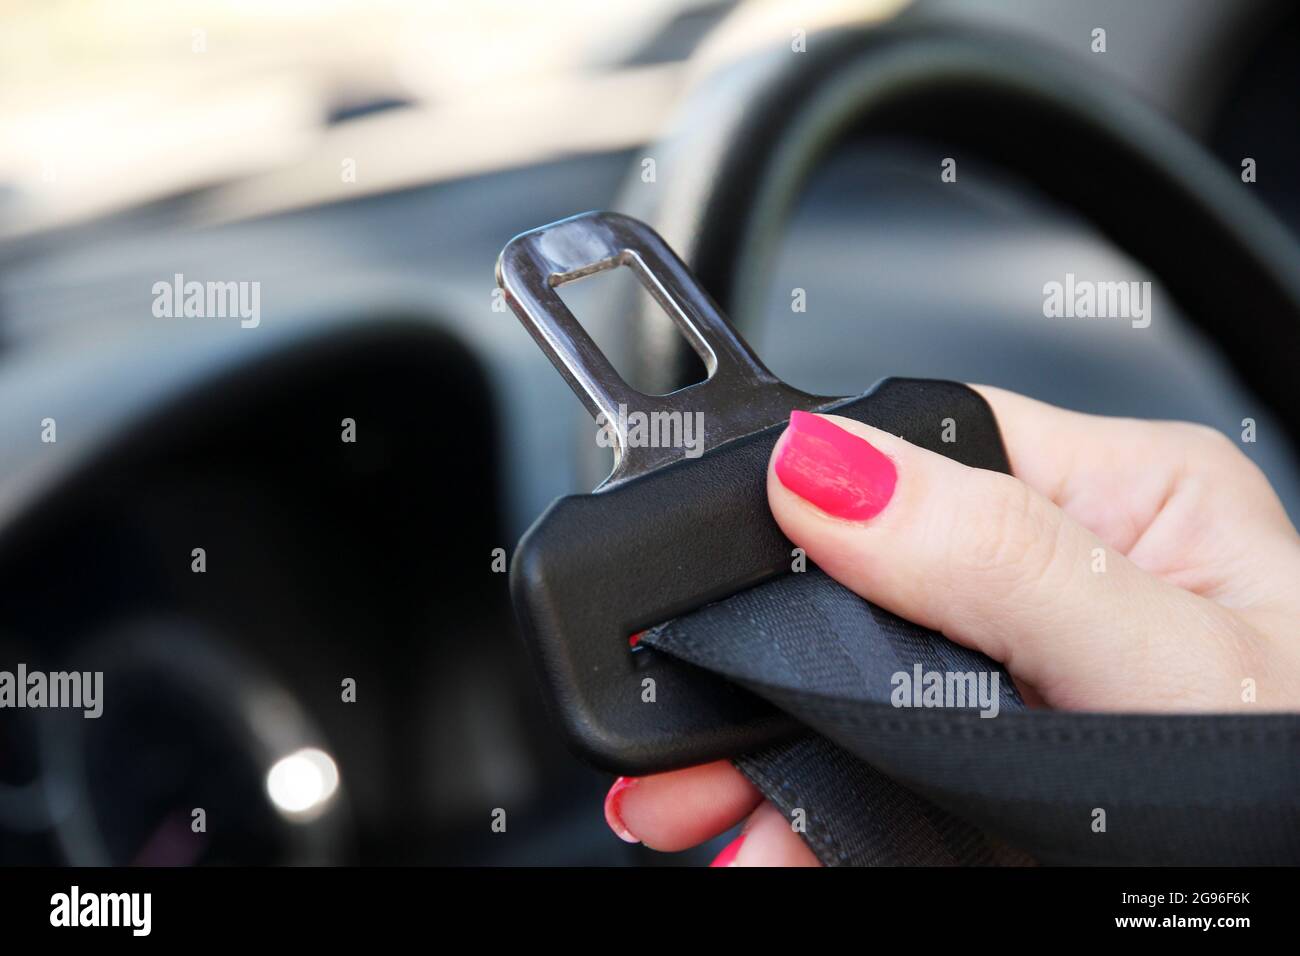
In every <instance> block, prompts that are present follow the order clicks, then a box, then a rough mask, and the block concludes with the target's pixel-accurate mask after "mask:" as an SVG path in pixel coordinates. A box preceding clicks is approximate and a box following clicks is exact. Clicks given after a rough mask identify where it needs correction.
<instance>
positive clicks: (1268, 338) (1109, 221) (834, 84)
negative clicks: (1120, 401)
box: [619, 26, 1300, 447]
mask: <svg viewBox="0 0 1300 956" xmlns="http://www.w3.org/2000/svg"><path fill="white" fill-rule="evenodd" d="M813 43H815V44H816V56H811V55H797V54H792V53H791V51H790V48H789V46H788V45H780V46H779V47H778V48H775V49H769V50H766V51H760V52H756V53H751V54H749V55H747V56H746V57H744V58H742V59H740V60H738V61H735V62H733V63H731V64H730V65H729V66H728V67H727V68H726V69H724V70H723V71H721V72H719V73H717V74H716V75H714V76H712V77H710V78H709V79H708V80H706V81H705V82H704V83H702V84H701V85H700V86H699V87H698V88H697V89H696V90H695V91H694V93H693V94H692V96H690V97H689V98H688V100H687V102H686V104H685V106H684V109H683V110H682V112H681V114H680V115H679V121H678V122H677V124H676V125H675V127H674V129H673V131H672V132H671V133H670V134H669V135H668V136H667V137H666V138H665V139H664V140H663V141H662V142H660V143H658V144H656V145H655V146H654V148H653V150H652V152H653V154H654V156H655V157H656V161H657V163H658V164H659V166H658V181H659V182H660V183H662V184H663V185H662V186H661V187H660V188H657V189H654V190H647V189H645V188H640V184H639V183H638V184H636V185H635V186H630V187H629V188H627V189H626V190H625V191H624V193H623V195H622V197H621V202H620V205H619V209H620V211H623V212H627V213H629V214H630V215H633V216H635V217H637V218H639V219H642V220H643V221H645V222H648V223H649V224H650V225H652V226H653V227H654V228H655V229H656V230H657V231H658V232H659V233H660V234H661V235H662V236H664V237H665V238H666V239H667V240H668V242H669V243H670V245H672V246H673V247H674V248H675V249H677V250H678V252H679V254H680V255H681V256H682V258H683V259H684V260H685V261H686V263H687V264H688V265H689V266H690V268H691V269H692V271H693V272H694V273H695V274H696V275H697V276H698V277H699V278H700V280H701V282H702V283H703V285H704V286H705V288H707V289H708V290H709V291H710V293H711V294H712V295H713V297H714V298H715V299H716V300H717V301H718V303H719V304H720V305H721V306H722V308H723V311H724V312H725V313H727V314H728V315H729V316H730V317H731V319H732V321H733V322H734V323H735V324H737V326H738V327H739V328H740V329H741V331H742V333H744V332H745V331H747V327H749V326H751V325H752V324H753V323H754V322H755V317H756V315H757V314H758V311H759V307H760V305H761V303H762V301H763V296H764V294H765V292H766V283H765V281H764V280H765V277H766V276H768V275H769V274H770V271H771V269H772V266H773V262H774V258H775V254H776V251H777V249H778V247H779V241H780V237H781V236H782V234H783V232H784V231H785V229H786V227H787V225H788V223H789V219H790V214H791V211H792V209H793V207H794V204H795V201H796V199H797V198H798V197H799V195H800V193H801V191H802V190H803V188H804V187H805V186H806V185H807V183H808V181H809V178H810V176H811V175H812V174H813V172H814V171H815V169H816V168H817V166H818V164H819V163H821V162H822V161H823V160H825V159H826V158H827V157H828V156H829V155H830V154H831V152H832V151H833V150H835V149H836V148H837V147H838V146H840V145H841V144H843V143H845V142H846V141H847V140H849V139H850V138H853V137H856V136H860V135H863V134H889V135H899V136H903V137H921V138H934V137H941V138H942V140H943V142H944V143H945V144H947V146H946V148H948V149H950V150H953V151H954V152H955V153H956V154H958V155H961V156H970V157H977V158H979V159H980V160H982V161H984V162H987V163H991V164H994V165H996V166H999V167H1001V168H1003V169H1006V170H1007V171H1009V172H1011V173H1013V174H1016V175H1018V176H1019V177H1021V178H1022V179H1023V180H1025V181H1027V182H1029V183H1031V184H1032V185H1034V186H1035V187H1037V188H1038V189H1039V190H1040V191H1041V192H1042V193H1044V194H1046V196H1047V197H1049V198H1050V199H1053V200H1056V201H1058V202H1060V203H1061V204H1063V205H1064V206H1067V207H1070V208H1072V209H1073V210H1075V211H1077V213H1078V214H1079V215H1080V216H1081V217H1083V218H1084V219H1086V220H1088V221H1090V222H1091V223H1092V224H1093V225H1095V226H1096V228H1097V229H1098V230H1099V231H1100V232H1101V233H1102V234H1103V235H1104V236H1106V237H1107V238H1109V239H1110V240H1111V241H1112V242H1113V243H1114V244H1115V245H1116V246H1117V247H1119V248H1120V249H1121V250H1123V251H1125V252H1126V253H1128V254H1129V255H1131V256H1132V257H1133V258H1134V259H1136V260H1137V261H1139V262H1141V263H1143V264H1144V265H1146V266H1147V267H1148V268H1149V269H1150V270H1151V271H1152V272H1153V274H1154V275H1155V276H1156V277H1157V278H1158V279H1159V280H1160V282H1161V283H1162V285H1163V288H1164V289H1165V291H1166V292H1167V293H1168V294H1169V295H1170V296H1171V297H1172V299H1173V300H1174V302H1175V303H1176V304H1177V305H1178V306H1179V308H1180V310H1181V311H1182V313H1183V314H1184V315H1185V317H1186V318H1187V319H1188V320H1189V321H1190V322H1191V324H1192V325H1193V326H1195V327H1196V328H1197V329H1199V330H1200V331H1201V332H1202V333H1203V334H1204V335H1205V336H1207V337H1208V338H1209V339H1210V340H1211V341H1212V342H1213V343H1214V344H1215V346H1216V347H1217V348H1218V350H1219V352H1220V353H1221V354H1222V355H1223V356H1224V357H1225V358H1226V359H1227V361H1228V363H1229V365H1230V367H1231V368H1232V369H1233V371H1235V373H1236V374H1237V375H1238V376H1239V377H1240V378H1241V380H1242V381H1244V382H1246V383H1248V384H1249V386H1250V387H1251V388H1252V389H1253V390H1254V392H1255V393H1256V394H1257V395H1258V396H1259V398H1261V399H1262V400H1263V401H1264V402H1265V403H1266V405H1267V406H1268V407H1269V408H1270V409H1271V410H1272V411H1273V412H1274V413H1275V414H1276V416H1277V419H1278V421H1280V422H1282V423H1284V426H1285V428H1286V431H1287V434H1288V435H1289V437H1290V439H1291V443H1292V446H1293V447H1300V378H1297V376H1296V375H1295V374H1294V372H1295V368H1296V361H1297V358H1300V247H1297V244H1296V242H1295V240H1294V239H1293V238H1292V236H1291V234H1290V233H1289V232H1288V231H1287V230H1286V228H1285V227H1284V226H1283V225H1282V224H1281V223H1280V222H1279V221H1278V220H1277V219H1275V218H1274V217H1273V215H1272V214H1271V213H1270V212H1269V211H1268V210H1267V209H1265V208H1264V207H1263V205H1262V204H1260V203H1259V202H1258V201H1257V200H1256V199H1255V198H1254V197H1253V196H1252V195H1251V194H1250V188H1249V186H1247V185H1244V184H1243V183H1242V182H1241V181H1240V180H1239V179H1238V178H1237V177H1236V176H1234V175H1233V174H1232V173H1231V172H1230V171H1229V170H1226V169H1224V168H1223V166H1222V165H1221V164H1220V162H1219V161H1218V160H1216V159H1215V158H1214V157H1212V156H1211V155H1210V154H1209V153H1208V152H1207V151H1206V150H1205V149H1204V148H1202V147H1201V146H1200V145H1199V144H1197V143H1196V142H1195V141H1193V140H1192V139H1190V138H1189V137H1188V136H1187V135H1186V134H1185V133H1183V132H1182V131H1181V130H1179V129H1177V128H1176V127H1174V126H1173V125H1172V124H1171V123H1170V122H1169V121H1168V120H1166V119H1165V118H1164V117H1162V116H1161V115H1159V114H1158V113H1156V112H1155V111H1154V110H1152V109H1151V108H1150V107H1148V106H1146V105H1145V104H1143V103H1141V102H1140V101H1138V100H1137V99H1136V98H1135V97H1133V96H1132V95H1131V94H1128V93H1126V92H1124V91H1123V90H1120V89H1117V88H1112V87H1109V86H1107V85H1106V84H1105V83H1102V82H1098V81H1096V80H1095V78H1089V79H1087V80H1084V79H1081V78H1080V76H1079V75H1078V74H1077V73H1076V72H1072V71H1069V70H1068V69H1067V68H1066V67H1065V66H1064V65H1063V64H1062V63H1061V62H1060V57H1059V56H1052V55H1049V54H1048V53H1046V52H1045V51H1042V50H1040V49H1037V48H1035V47H1033V46H1030V45H1026V44H1023V43H1021V42H1019V41H1015V42H1013V41H1009V40H1007V39H1004V38H1001V37H992V36H988V37H985V36H978V35H971V34H970V33H968V32H967V33H962V34H957V33H954V32H950V31H947V30H944V29H937V28H915V27H884V28H881V27H861V26H858V27H839V28H835V29H831V30H828V31H827V32H825V33H820V34H816V35H815V36H814V37H812V38H810V39H809V44H810V45H811V44H813ZM937 173H938V166H937V165H936V175H937ZM648 326H649V324H648V323H645V322H638V323H636V328H637V330H644V329H645V328H647V327H648ZM658 328H660V329H661V328H662V326H659V327H658ZM634 334H635V333H634ZM687 351H688V350H687V347H686V345H685V343H684V342H682V341H680V340H679V337H677V336H659V335H656V334H654V333H653V332H652V333H651V334H646V333H645V332H643V331H642V332H640V334H639V335H638V336H637V337H635V338H634V339H633V340H632V347H631V348H630V349H629V352H630V354H629V355H627V356H626V357H625V361H626V362H627V363H628V366H629V367H631V368H636V369H637V370H638V375H639V376H640V377H641V379H642V380H654V377H655V375H656V374H659V375H661V376H662V375H664V374H665V373H664V372H663V370H664V369H668V370H670V371H669V372H667V373H666V375H667V381H664V385H665V386H668V387H674V386H680V385H683V384H686V383H687V382H688V381H689V380H688V379H684V374H685V373H684V369H685V368H686V365H685V358H686V356H687ZM656 370H658V372H657V371H656ZM864 384H865V383H864Z"/></svg>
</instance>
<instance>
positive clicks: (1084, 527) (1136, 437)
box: [605, 386, 1300, 866]
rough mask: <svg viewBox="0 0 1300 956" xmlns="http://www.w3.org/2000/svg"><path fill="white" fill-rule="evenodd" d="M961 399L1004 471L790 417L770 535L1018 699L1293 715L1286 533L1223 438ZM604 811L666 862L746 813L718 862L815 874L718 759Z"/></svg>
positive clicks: (780, 826)
mask: <svg viewBox="0 0 1300 956" xmlns="http://www.w3.org/2000/svg"><path fill="white" fill-rule="evenodd" d="M974 387H975V388H976V389H977V390H978V391H979V392H980V393H981V394H982V395H983V396H984V397H985V398H986V399H987V400H988V402H989V404H990V405H991V406H992V407H993V411H994V413H995V414H996V415H997V419H998V424H999V426H1000V427H1001V429H1002V434H1003V440H1004V441H1005V443H1006V446H1007V453H1008V455H1009V457H1010V460H1011V467H1012V472H1013V474H1014V475H1015V477H1010V476H1007V475H1001V474H997V473H995V472H989V471H981V470H979V469H973V468H968V467H966V466H964V465H960V464H958V463H957V462H954V461H952V460H951V459H948V458H945V457H943V456H941V455H937V454H935V453H933V452H929V451H926V450H924V449H921V448H918V447H916V446H915V445H911V444H909V443H908V442H906V441H903V440H902V439H901V438H898V437H897V436H894V435H890V434H888V433H887V432H883V431H880V430H879V429H875V428H871V427H870V426H868V425H863V424H861V423H859V422H855V421H851V420H849V419H845V418H839V417H837V416H833V415H823V416H807V415H800V414H796V415H795V416H794V417H793V418H792V423H791V425H790V427H788V428H787V430H786V432H785V434H783V435H782V437H781V439H780V440H779V441H778V442H777V445H776V447H775V448H774V449H773V453H772V460H771V462H770V463H769V465H768V475H767V494H768V502H769V505H770V506H771V509H772V514H773V515H774V516H775V517H776V520H777V523H778V524H779V525H780V526H781V529H782V531H784V532H785V534H786V536H787V537H789V538H790V540H791V541H793V542H794V543H795V544H796V545H798V546H799V547H802V548H803V549H804V550H805V551H806V553H807V555H808V558H809V559H810V560H811V561H812V562H814V563H815V564H816V565H817V566H818V567H820V568H821V569H822V570H824V571H825V572H826V573H827V574H829V575H830V576H831V577H833V578H835V579H836V580H837V581H839V582H840V583H842V584H844V585H845V586H846V587H848V588H850V589H852V590H853V591H855V592H856V593H858V594H860V595H861V596H863V597H864V598H867V599H869V600H871V601H872V602H874V603H876V604H878V605H880V606H882V607H884V608H887V609H888V610H890V611H893V612H894V613H895V614H898V615H900V616H902V617H905V618H907V619H909V620H911V621H915V622H916V623H918V624H921V625H924V626H926V627H929V628H932V629H934V630H936V631H938V632H940V633H941V634H943V635H944V636H945V637H947V638H948V639H949V640H952V641H955V642H957V643H958V644H962V645H965V646H967V647H971V648H974V649H976V650H979V651H982V652H983V653H985V654H987V655H989V656H990V657H992V658H993V659H994V660H997V661H999V662H1000V663H1001V664H1002V665H1003V666H1004V667H1005V668H1006V669H1007V671H1008V672H1009V673H1010V674H1011V675H1012V677H1013V678H1014V679H1015V681H1016V685H1017V687H1019V688H1020V690H1021V692H1022V695H1023V696H1024V698H1025V700H1026V702H1027V703H1029V704H1030V706H1036V707H1048V708H1055V709H1061V710H1091V711H1127V712H1139V711H1146V712H1154V711H1169V712H1196V711H1199V712H1231V711H1252V710H1253V711H1259V712H1264V711H1288V710H1290V711H1294V710H1300V536H1298V535H1297V533H1296V529H1295V527H1294V526H1293V525H1292V524H1291V522H1290V520H1289V519H1288V517H1287V515H1286V512H1285V510H1284V509H1283V507H1282V504H1281V502H1280V501H1279V500H1278V497H1277V495H1276V493H1275V492H1274V491H1273V489H1272V487H1271V486H1270V485H1269V483H1268V480H1267V479H1266V478H1265V477H1264V475H1263V473H1261V472H1260V471H1259V469H1258V468H1256V467H1255V465H1254V464H1252V463H1251V462H1250V460H1249V459H1247V458H1246V456H1245V455H1243V454H1242V452H1241V450H1240V449H1239V448H1238V447H1237V446H1236V445H1235V444H1234V443H1233V442H1232V441H1231V440H1230V439H1229V438H1227V437H1226V436H1224V435H1222V434H1221V433H1219V432H1216V431H1214V430H1212V429H1209V428H1206V427H1203V426H1200V425H1190V424H1186V423H1182V422H1152V421H1142V420H1137V419H1119V418H1101V417H1096V416H1091V415H1083V414H1080V413H1077V412H1070V411H1065V410H1063V409H1059V408H1054V407H1052V406H1050V405H1045V404H1043V403H1041V402H1036V401H1034V400H1032V399H1028V398H1024V397H1023V396H1020V395H1016V394H1013V393H1011V392H1006V391H1003V390H1001V389H996V388H991V387H988V386H974ZM1099 549H1100V550H1099ZM1099 556H1101V558H1100V560H1099ZM605 816H606V819H607V821H609V823H610V826H611V827H612V828H613V829H614V831H615V832H616V833H618V834H619V835H620V836H621V837H622V838H623V839H625V840H630V841H640V842H642V843H644V844H646V845H647V846H650V847H652V848H654V849H657V850H664V851H677V850H683V849H686V848H688V847H691V846H695V845H696V844H699V843H702V842H704V841H706V840H710V839H712V838H713V837H716V836H718V835H719V834H721V833H724V832H726V831H727V830H729V829H731V828H732V827H734V826H735V825H736V824H738V823H741V822H744V823H745V827H744V829H743V831H742V833H741V835H740V836H739V837H737V838H736V840H734V841H732V843H731V844H730V845H729V846H728V847H727V848H726V849H725V850H724V851H723V853H722V854H721V855H720V857H719V859H718V860H717V861H715V865H720V866H816V865H818V864H817V860H816V858H815V857H814V856H813V854H812V852H811V851H810V850H809V849H808V848H807V846H806V845H805V844H804V842H803V840H802V839H801V838H800V837H799V835H798V834H797V833H795V832H794V831H793V830H792V829H791V827H790V826H789V825H788V823H787V822H786V820H785V819H784V817H782V815H781V813H780V811H778V810H777V809H776V808H775V807H774V806H773V805H772V804H770V803H768V802H767V801H766V800H764V799H763V797H762V795H761V794H760V793H759V791H758V790H757V789H755V787H754V786H753V785H752V784H750V783H749V782H748V781H747V780H746V779H745V778H744V777H743V776H741V774H740V773H739V771H737V770H736V769H735V768H734V767H733V766H732V765H731V764H730V763H728V762H726V761H719V762H716V763H711V764H706V765H703V766H699V767H691V768H689V769H686V770H679V771H674V772H672V773H665V774H657V775H654V776H649V777H643V778H636V779H633V778H620V779H619V780H618V781H616V782H615V785H614V787H613V788H612V789H611V791H610V795H609V797H607V799H606V803H605Z"/></svg>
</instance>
